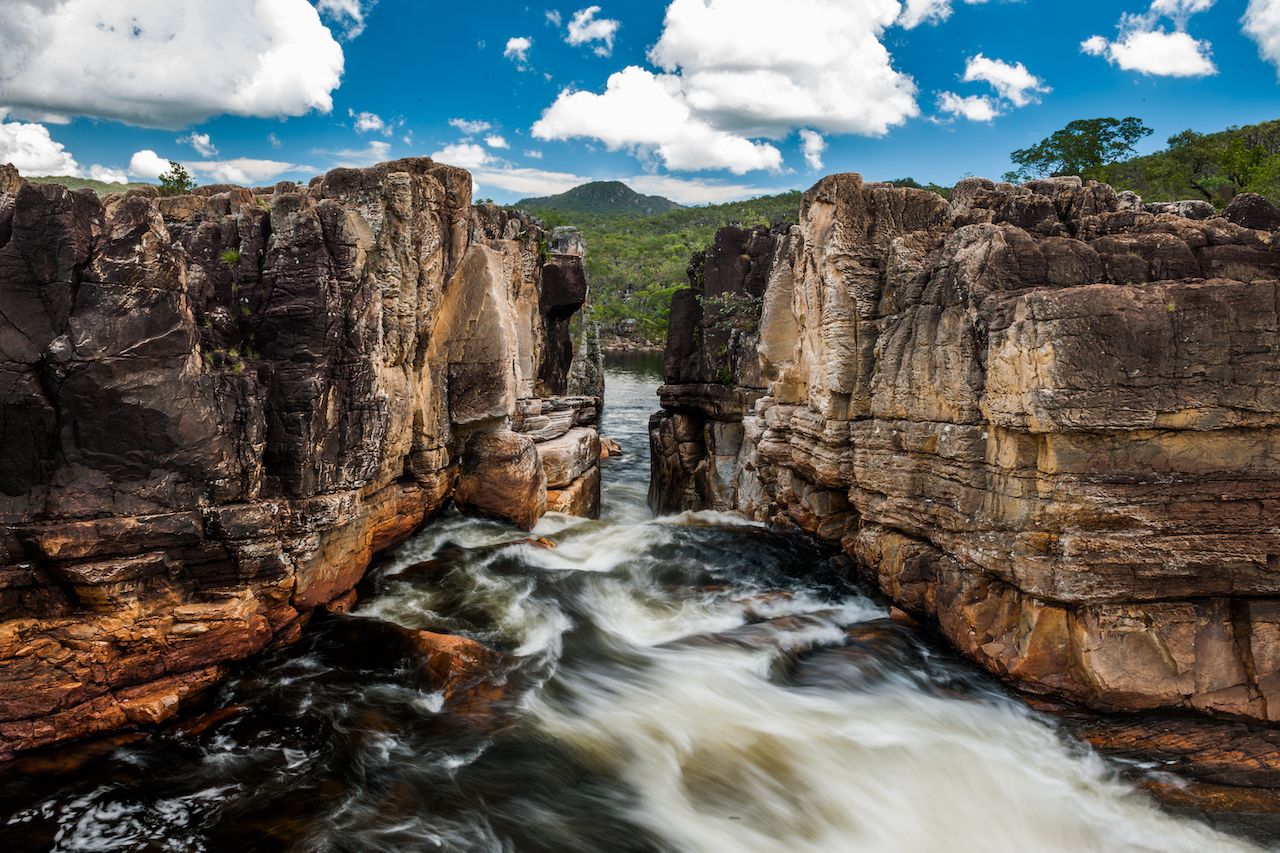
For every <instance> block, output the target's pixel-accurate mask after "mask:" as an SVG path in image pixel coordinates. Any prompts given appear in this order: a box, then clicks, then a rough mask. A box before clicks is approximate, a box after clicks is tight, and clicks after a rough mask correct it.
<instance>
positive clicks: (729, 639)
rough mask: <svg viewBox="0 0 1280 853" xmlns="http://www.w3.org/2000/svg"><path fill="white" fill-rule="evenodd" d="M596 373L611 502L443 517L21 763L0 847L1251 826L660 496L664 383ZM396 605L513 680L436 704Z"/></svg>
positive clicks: (1081, 839) (1114, 832)
mask: <svg viewBox="0 0 1280 853" xmlns="http://www.w3.org/2000/svg"><path fill="white" fill-rule="evenodd" d="M608 381H609V399H608V413H607V416H606V419H605V423H604V432H605V433H606V434H607V435H609V436H611V437H613V438H615V439H617V440H618V441H619V442H620V443H621V444H622V446H623V448H624V450H625V453H626V455H625V456H624V457H623V458H621V459H615V460H612V461H611V462H609V463H607V465H608V470H607V471H606V475H605V480H606V488H605V500H604V518H603V519H602V520H601V521H599V522H591V521H582V520H576V519H569V518H565V517H548V518H547V519H546V520H544V522H543V523H542V525H541V526H540V527H539V528H538V530H537V531H536V532H535V534H534V535H535V536H540V537H547V538H549V539H551V540H552V541H554V542H555V543H556V544H557V546H558V547H556V548H555V549H554V550H550V549H545V548H540V547H537V546H536V545H534V544H530V543H529V542H527V541H521V540H523V539H524V537H523V536H522V535H520V534H517V533H515V532H513V531H512V530H510V529H509V528H505V527H502V526H500V525H497V524H492V523H488V522H483V521H475V520H468V519H462V518H459V517H448V518H446V519H444V520H442V521H441V522H439V523H437V524H435V525H433V526H432V527H430V528H429V529H428V530H426V531H424V532H423V533H422V534H421V535H419V536H418V537H417V538H416V539H415V540H413V541H412V542H410V543H409V544H408V545H406V546H405V547H404V548H402V549H400V550H399V551H398V552H397V553H396V554H394V555H393V557H392V558H391V559H389V560H387V561H385V562H384V563H383V564H382V565H380V566H379V568H378V570H377V571H376V572H375V573H374V575H373V578H372V579H371V581H370V582H369V583H368V584H367V586H368V587H369V589H368V590H366V593H367V594H366V596H365V597H364V598H363V599H362V603H361V606H360V607H359V609H358V610H357V612H356V614H355V616H356V617H357V618H344V619H330V620H327V621H326V620H322V621H320V622H319V623H318V624H316V625H315V626H313V627H312V628H311V629H309V631H308V633H307V636H306V637H305V638H304V640H303V641H302V642H301V643H299V644H298V645H296V646H294V647H292V648H290V649H287V650H284V651H281V652H279V653H277V654H275V655H274V656H272V657H271V658H269V659H267V660H264V661H261V662H258V663H256V664H253V665H251V666H250V667H248V668H246V669H245V670H244V671H243V672H242V673H241V674H240V675H239V676H238V677H237V678H236V679H235V680H234V681H232V682H231V683H229V684H228V685H227V686H226V687H225V688H224V689H223V691H222V693H221V695H220V697H219V705H220V706H221V707H222V708H223V709H224V710H223V711H222V712H220V713H217V714H215V715H213V716H211V717H208V718H206V719H205V720H204V721H203V723H202V724H201V725H197V726H191V725H188V726H186V728H185V729H182V728H175V729H173V730H170V731H168V732H166V733H162V734H154V735H151V736H148V737H146V738H144V739H138V740H134V741H132V742H122V741H116V742H112V743H111V744H108V745H107V746H105V747H104V746H101V745H99V746H98V747H96V748H93V749H89V750H78V751H77V750H70V751H63V752H60V753H57V754H55V755H54V756H52V757H49V758H46V759H42V760H39V761H31V760H28V761H26V762H22V763H19V764H18V765H16V766H15V767H13V768H11V769H10V770H9V771H8V772H7V774H6V775H4V776H3V777H0V840H2V841H3V844H0V848H2V849H5V850H13V851H17V850H28V849H31V850H66V851H71V850H166V851H168V850H172V851H199V850H211V851H216V850H234V851H251V850H278V849H293V850H317V851H321V850H323V851H363V850H415V851H416V850H450V851H548V853H552V851H554V852H555V853H564V851H609V853H612V851H650V850H654V851H714V853H719V851H768V853H774V851H842V850H858V851H863V850H865V851H897V850H901V851H923V850H957V851H960V850H963V851H971V850H974V851H976V850H984V851H985V850H996V851H1001V850H1029V851H1045V850H1064V851H1078V850H1152V851H1184V850H1185V851H1209V850H1236V849H1246V844H1245V842H1242V841H1239V840H1237V839H1234V838H1230V837H1228V836H1225V835H1221V834H1218V833H1217V832H1215V831H1214V830H1212V829H1210V828H1209V827H1207V826H1205V825H1203V824H1199V823H1196V822H1193V821H1190V820H1187V819H1183V818H1179V817H1174V816H1171V815H1169V814H1167V813H1165V812H1163V811H1161V810H1160V809H1159V808H1158V807H1157V806H1156V805H1155V804H1154V803H1153V802H1152V801H1151V800H1149V799H1148V798H1147V797H1145V796H1144V795H1141V794H1139V793H1137V792H1136V791H1135V790H1134V789H1133V788H1132V787H1131V786H1130V785H1129V784H1128V783H1126V782H1124V781H1122V780H1121V778H1120V776H1119V775H1118V774H1117V772H1116V769H1115V767H1114V765H1112V764H1110V763H1109V762H1106V761H1104V760H1103V759H1101V758H1099V757H1098V756H1097V755H1095V754H1094V753H1092V752H1090V751H1089V750H1088V749H1086V748H1084V747H1082V746H1081V745H1079V744H1076V743H1074V742H1072V741H1071V740H1070V739H1068V738H1066V737H1065V736H1063V735H1062V734H1061V733H1060V732H1059V731H1058V730H1057V729H1056V728H1055V727H1054V726H1053V725H1052V723H1051V722H1049V721H1047V720H1045V719H1043V718H1041V717H1039V716H1037V715H1036V714H1034V713H1032V712H1030V711H1029V710H1027V709H1026V708H1025V707H1024V706H1023V705H1021V704H1020V703H1018V702H1016V701H1014V700H1012V699H1010V698H1008V697H1007V696H1006V695H1005V694H1004V693H1003V692H1002V691H1001V690H1000V689H999V688H998V687H997V686H996V685H995V684H993V683H992V682H990V681H989V680H988V679H986V678H985V677H983V676H981V675H979V674H978V673H976V672H975V671H974V670H973V669H972V668H971V667H969V666H967V665H964V664H963V663H960V662H958V661H956V660H954V659H952V658H951V657H949V656H947V655H946V654H944V653H942V652H940V651H939V650H938V649H937V648H936V647H933V646H931V645H930V644H928V643H927V642H926V641H924V640H922V639H920V638H919V637H917V636H915V635H914V634H913V633H912V632H911V631H910V630H909V629H908V628H905V627H903V626H901V625H898V624H897V623H895V622H892V621H890V620H888V619H886V618H885V617H886V615H887V611H886V608H885V607H884V606H883V604H881V603H877V602H876V601H873V600H871V599H869V598H868V597H866V596H865V595H864V594H863V593H862V592H860V591H859V590H858V588H857V587H856V586H853V585H852V584H850V583H849V582H848V581H847V580H846V579H845V578H844V577H843V572H841V571H840V570H839V564H838V563H834V562H832V561H831V559H830V555H828V554H826V553H825V552H823V551H821V550H819V549H817V548H816V547H815V546H814V545H812V544H811V543H809V542H808V541H807V540H805V539H803V538H801V537H798V536H795V535H791V534H788V533H784V532H778V531H771V530H768V529H765V528H763V527H760V526H755V525H750V524H746V523H743V522H741V521H739V520H736V519H734V518H731V517H727V516H721V515H716V514H709V513H703V514H696V515H687V516H681V517H675V518H664V519H657V520H655V519H653V518H651V516H650V514H649V512H648V510H647V509H646V507H645V503H644V501H645V491H646V487H647V480H648V438H647V434H646V427H647V422H648V415H649V412H650V410H651V409H652V408H653V407H654V402H655V398H654V396H653V393H654V389H655V387H656V384H657V379H656V376H655V374H654V373H653V371H652V368H651V366H648V365H645V364H643V363H632V364H631V365H626V364H615V365H614V366H613V367H612V368H611V369H610V371H609V375H608ZM373 620H380V621H373ZM385 622H391V623H396V624H398V625H400V626H403V627H407V628H413V629H431V630H434V631H441V632H450V633H457V634H463V635H466V636H468V637H471V638H473V639H476V640H479V641H481V642H483V643H486V644H488V645H490V646H492V647H494V648H496V649H499V650H501V651H502V652H504V653H506V654H507V655H509V656H511V661H512V664H511V671H510V674H509V676H508V677H507V683H506V685H505V689H504V690H502V691H501V693H500V695H491V694H485V695H483V696H480V697H478V698H476V697H473V701H470V702H466V703H461V704H459V703H453V704H449V705H446V703H445V701H444V699H443V697H442V696H441V695H440V694H434V693H432V692H430V690H429V689H428V688H427V687H425V686H424V682H423V681H422V680H421V679H420V677H419V676H418V675H417V670H416V668H415V667H414V666H412V665H411V659H410V657H409V656H408V655H407V654H406V653H404V652H403V650H402V648H401V644H398V643H397V642H396V641H395V637H396V634H395V632H394V631H392V632H390V633H389V632H388V631H387V630H386V629H385V625H384V624H383V623H385ZM193 730H200V733H198V734H196V733H194V732H193Z"/></svg>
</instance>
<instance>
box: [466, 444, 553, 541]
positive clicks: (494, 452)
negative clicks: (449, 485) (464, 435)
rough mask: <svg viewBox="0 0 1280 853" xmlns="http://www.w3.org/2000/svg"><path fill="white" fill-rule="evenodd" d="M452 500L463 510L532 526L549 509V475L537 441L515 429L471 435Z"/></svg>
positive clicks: (525, 527) (523, 525)
mask: <svg viewBox="0 0 1280 853" xmlns="http://www.w3.org/2000/svg"><path fill="white" fill-rule="evenodd" d="M453 499H454V502H455V503H456V504H457V505H458V507H459V508H460V509H461V510H462V511H463V512H468V513H474V514H475V515H482V516H484V517H486V518H494V519H497V520H499V521H507V522H510V523H511V524H514V525H515V526H517V527H519V528H521V529H522V530H532V529H533V527H534V525H536V524H537V523H538V519H540V518H542V516H543V514H544V513H546V511H547V476H546V474H545V473H544V472H543V469H542V461H541V460H540V459H539V457H538V446H537V444H535V443H534V441H533V439H532V438H529V437H528V436H526V435H521V434H519V433H516V432H511V431H510V430H499V431H496V432H482V433H477V434H476V435H474V436H472V438H471V440H470V441H469V442H467V449H466V453H465V455H464V456H463V461H462V472H461V473H460V475H459V476H458V487H457V491H456V492H455V493H454V496H453Z"/></svg>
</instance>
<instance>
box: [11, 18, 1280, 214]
mask: <svg viewBox="0 0 1280 853" xmlns="http://www.w3.org/2000/svg"><path fill="white" fill-rule="evenodd" d="M9 2H10V3H13V4H16V7H15V10H14V11H9V12H7V13H6V16H5V19H4V21H2V22H0V115H3V116H5V117H6V118H5V119H4V121H3V123H0V161H3V160H6V159H8V160H14V161H15V162H18V164H19V166H20V168H23V169H24V171H26V172H28V173H37V172H45V173H55V172H63V173H77V174H85V175H88V174H95V175H98V176H100V177H113V178H121V177H124V175H125V174H130V175H132V176H134V177H140V178H150V177H154V175H153V174H152V173H153V172H154V171H155V170H156V169H157V168H158V166H159V165H162V164H163V161H165V160H168V159H176V160H180V161H182V162H184V163H187V164H189V165H190V166H191V167H192V168H193V169H194V170H195V171H196V172H197V173H198V175H199V177H201V178H202V179H203V180H218V179H223V180H228V179H236V180H237V182H249V183H269V182H272V181H274V180H276V179H278V178H305V177H309V176H310V175H312V174H315V173H318V172H322V171H324V170H326V169H328V168H332V167H333V166H335V165H365V164H369V163H372V162H375V161H377V160H384V159H391V158H394V157H403V156H431V155H437V154H438V155H440V159H444V160H446V161H453V162H455V163H457V164H458V165H463V166H466V167H468V168H471V169H472V170H473V173H474V174H475V175H476V179H477V185H478V187H477V192H478V194H479V195H481V196H485V197H492V198H495V199H497V200H499V201H504V202H505V201H513V200H515V199H517V198H520V197H523V196H525V195H530V194H541V193H546V192H555V191H560V190H562V189H565V188H567V187H568V186H571V185H572V184H573V183H576V182H577V181H578V180H580V179H623V180H627V181H628V182H629V183H631V184H632V185H633V186H635V187H636V188H637V189H640V190H642V191H645V192H659V193H661V194H664V195H668V196H670V197H673V198H677V199H678V200H680V201H684V202H686V203H698V202H705V201H720V200H726V199H728V198H733V197H743V196H749V195H756V194H760V193H763V192H775V191H780V190H785V189H791V188H805V187H808V186H810V185H811V184H812V183H814V181H815V180H816V179H817V178H818V177H820V176H821V175H823V174H828V173H831V172H839V171H857V172H861V173H862V174H863V175H864V176H865V177H867V178H869V179H880V180H884V179H893V178H901V177H906V176H911V177H914V178H916V179H917V180H920V181H936V182H938V183H941V184H952V183H954V182H955V181H957V180H958V179H960V178H961V177H964V176H966V175H971V174H972V175H988V176H993V177H998V176H999V175H1000V174H1001V173H1003V172H1004V171H1006V170H1007V169H1008V168H1009V157H1008V155H1009V152H1010V151H1011V150H1013V149H1015V148H1018V147H1023V146H1025V145H1027V144H1030V143H1034V142H1035V141H1037V140H1039V139H1041V138H1043V137H1044V136H1046V135H1048V134H1049V133H1051V132H1052V131H1054V130H1055V129H1057V128H1059V127H1061V126H1062V125H1064V124H1066V123H1067V122H1068V121H1071V120H1073V119H1076V118H1085V117H1094V116H1103V115H1114V116H1124V115H1135V116H1138V117H1139V118H1141V119H1143V120H1144V121H1145V122H1146V123H1147V124H1148V125H1150V126H1151V127H1152V128H1154V130H1155V134H1154V136H1153V137H1151V138H1150V139H1149V140H1147V142H1146V143H1144V150H1153V149H1155V148H1157V147H1159V146H1160V145H1161V143H1162V142H1163V140H1164V139H1165V138H1166V137H1168V136H1169V135H1171V134H1173V133H1175V132H1178V131H1180V130H1183V129H1186V128H1194V129H1196V130H1201V131H1212V130H1218V129H1221V128H1224V127H1226V126H1229V125H1233V124H1248V123H1252V122H1256V121H1261V120H1267V119H1273V118H1280V85H1278V84H1277V65H1276V62H1278V61H1280V0H1216V2H1215V0H1142V1H1141V2H1130V0H1119V2H1117V0H1107V2H1102V0H1078V2H1071V3H1062V2H1056V0H1055V1H1054V2H1050V0H1023V2H1013V1H1012V0H1005V2H1001V0H987V2H980V0H979V2H975V0H908V2H907V3H906V5H905V6H904V5H903V4H901V3H899V2H897V0H787V1H786V2H778V0H769V2H765V0H670V2H657V0H646V2H639V1H638V0H596V2H598V5H599V8H598V9H595V10H594V11H593V8H592V7H593V6H594V5H595V4H588V3H568V4H565V3H563V2H558V0H557V2H548V3H546V4H526V3H521V2H514V3H508V2H495V0H490V2H484V3H457V2H449V3H444V2H437V0H377V2H369V0H217V2H213V0H9ZM317 6H318V7H319V8H318V9H316V8H315V7H317ZM24 11H25V14H24ZM549 12H550V13H552V14H550V15H549V14H548V13H549ZM575 20H576V24H575ZM15 21H16V23H15ZM1246 30H1247V31H1246ZM1091 39H1092V41H1090V40H1091ZM526 41H527V44H526ZM975 61H976V64H974V63H975ZM628 69H629V70H628ZM966 70H969V71H970V73H969V75H968V76H969V78H970V79H969V80H968V81H966V80H965V76H966ZM614 75H619V76H617V77H614ZM611 78H613V80H614V83H613V84H612V85H611V83H610V80H611ZM606 93H607V94H606ZM947 104H950V105H951V107H952V109H951V111H948V110H946V109H945V108H944V107H945V105H947ZM237 113H241V115H237ZM481 125H487V126H488V127H486V128H484V129H483V130H481V129H479V128H480V126H481ZM806 139H807V140H808V146H807V150H806V143H805V140H806ZM198 149H203V152H202V151H201V150H198ZM806 154H808V156H806Z"/></svg>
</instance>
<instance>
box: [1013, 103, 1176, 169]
mask: <svg viewBox="0 0 1280 853" xmlns="http://www.w3.org/2000/svg"><path fill="white" fill-rule="evenodd" d="M1151 133H1152V131H1151V128H1149V127H1147V126H1146V125H1145V124H1143V123H1142V120H1141V119H1137V118H1134V117H1133V116H1129V117H1128V118H1122V119H1117V118H1091V119H1077V120H1076V121H1073V122H1071V123H1070V124H1069V125H1067V126H1066V127H1064V128H1063V129H1062V130H1059V131H1057V132H1056V133H1054V134H1053V135H1052V136H1050V137H1049V138H1047V139H1042V140H1041V141H1040V142H1039V143H1037V144H1035V145H1033V146H1031V147H1030V148H1020V149H1018V150H1017V151H1014V152H1013V153H1012V154H1010V155H1009V157H1010V159H1012V160H1013V162H1014V163H1015V164H1016V165H1017V166H1018V168H1017V169H1015V170H1014V171H1012V172H1009V173H1007V174H1006V175H1005V180H1009V181H1028V180H1031V179H1032V178H1038V177H1044V176H1048V175H1079V176H1080V177H1082V178H1085V179H1086V180H1089V179H1092V180H1097V181H1103V180H1106V177H1107V169H1106V167H1107V164H1108V163H1114V162H1116V161H1119V160H1127V159H1128V158H1130V157H1132V156H1133V155H1134V146H1135V145H1137V144H1138V143H1139V142H1140V141H1141V140H1143V139H1145V138H1146V137H1148V136H1150V135H1151Z"/></svg>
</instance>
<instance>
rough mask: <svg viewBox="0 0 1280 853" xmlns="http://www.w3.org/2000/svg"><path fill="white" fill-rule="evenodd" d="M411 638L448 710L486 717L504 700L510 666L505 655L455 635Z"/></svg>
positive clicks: (423, 634) (420, 634) (420, 633)
mask: <svg viewBox="0 0 1280 853" xmlns="http://www.w3.org/2000/svg"><path fill="white" fill-rule="evenodd" d="M412 639H413V642H414V644H415V645H416V646H417V647H418V649H419V650H420V651H421V652H422V654H423V655H424V656H425V667H426V671H427V673H428V674H429V676H430V681H431V685H432V687H433V688H434V689H436V690H439V691H440V692H441V693H443V694H444V698H445V703H446V706H447V707H450V708H451V709H452V710H455V711H461V712H463V713H476V714H487V713H489V712H490V711H491V710H492V706H493V704H494V703H495V702H497V701H499V700H500V699H501V698H502V697H503V695H504V689H503V685H504V683H505V676H506V671H505V670H506V668H508V664H509V661H508V659H507V657H506V656H505V655H503V654H501V653H499V652H496V651H494V650H493V649H491V648H489V647H488V646H485V645H483V644H481V643H477V642H476V641H475V640H469V639H467V638H466V637H459V636H456V635H453V634H436V633H433V632H431V631H416V632H414V633H413V638H412Z"/></svg>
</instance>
